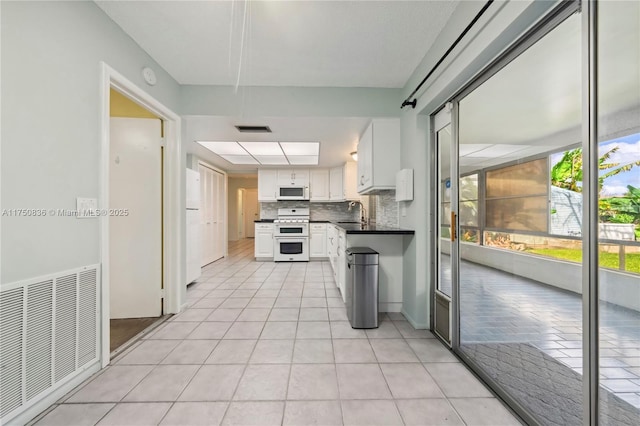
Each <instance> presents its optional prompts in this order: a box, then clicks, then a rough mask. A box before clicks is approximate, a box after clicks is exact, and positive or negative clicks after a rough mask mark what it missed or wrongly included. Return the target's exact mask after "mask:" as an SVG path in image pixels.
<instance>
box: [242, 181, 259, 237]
mask: <svg viewBox="0 0 640 426" xmlns="http://www.w3.org/2000/svg"><path fill="white" fill-rule="evenodd" d="M258 211H259V208H258V190H257V189H247V190H245V192H244V217H245V221H246V223H245V226H244V229H246V235H245V236H246V237H247V238H255V236H256V235H255V226H254V221H255V220H257V219H259V218H260V217H259V213H258Z"/></svg>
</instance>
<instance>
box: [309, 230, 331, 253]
mask: <svg viewBox="0 0 640 426" xmlns="http://www.w3.org/2000/svg"><path fill="white" fill-rule="evenodd" d="M309 237H310V238H309V257H311V258H326V257H327V224H326V223H311V224H310V225H309Z"/></svg>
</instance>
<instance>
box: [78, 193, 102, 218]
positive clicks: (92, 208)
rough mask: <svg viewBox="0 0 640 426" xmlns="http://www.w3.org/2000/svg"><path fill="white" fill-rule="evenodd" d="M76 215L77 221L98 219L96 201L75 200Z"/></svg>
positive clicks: (94, 199) (89, 199)
mask: <svg viewBox="0 0 640 426" xmlns="http://www.w3.org/2000/svg"><path fill="white" fill-rule="evenodd" d="M76 213H77V214H76V217H77V218H78V219H88V218H92V217H98V199H97V198H80V197H78V198H76Z"/></svg>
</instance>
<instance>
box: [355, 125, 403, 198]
mask: <svg viewBox="0 0 640 426" xmlns="http://www.w3.org/2000/svg"><path fill="white" fill-rule="evenodd" d="M398 170H400V120H399V119H397V118H377V119H374V120H372V121H371V124H369V126H368V127H367V128H366V130H365V131H364V132H363V133H362V136H361V137H360V142H359V143H358V178H357V188H358V193H360V194H367V193H370V192H372V191H377V190H387V189H395V187H396V173H397V171H398Z"/></svg>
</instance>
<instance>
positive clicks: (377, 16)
mask: <svg viewBox="0 0 640 426" xmlns="http://www.w3.org/2000/svg"><path fill="white" fill-rule="evenodd" d="M96 3H97V4H98V6H99V7H100V8H102V10H104V11H105V12H106V13H107V15H109V16H110V17H111V19H113V20H114V21H115V22H116V23H117V24H118V25H120V27H122V29H123V30H124V31H125V32H126V33H127V34H129V35H130V36H131V37H132V38H133V39H134V40H135V41H136V42H137V43H138V44H139V45H140V46H141V47H142V48H143V49H144V50H145V51H147V52H148V53H149V54H150V55H151V56H152V57H153V58H154V59H155V60H156V61H157V62H158V63H159V64H160V65H161V66H162V67H163V68H164V69H165V70H166V71H168V72H169V74H171V76H173V77H174V78H175V79H176V80H177V81H178V82H179V83H180V84H206V85H235V84H236V82H237V79H238V71H239V69H240V80H239V84H240V85H241V86H253V85H259V86H302V87H310V86H311V87H391V88H401V87H403V86H404V85H405V83H406V82H407V80H408V78H409V76H410V75H411V73H412V72H413V71H414V69H415V68H416V66H417V65H418V64H419V62H420V61H421V60H422V58H423V57H424V55H425V54H426V53H427V50H428V49H429V48H430V47H431V44H432V43H433V41H434V40H435V38H436V37H437V35H438V33H439V32H440V31H441V30H442V28H444V26H445V24H446V22H447V20H448V19H449V17H450V16H451V14H452V12H453V10H454V9H455V7H456V6H457V4H458V3H459V1H457V0H456V1H453V0H449V1H248V2H247V1H245V0H236V1H96ZM245 10H246V19H245ZM243 21H244V23H245V24H246V25H244V28H245V31H244V37H243V36H242V31H243ZM241 51H242V60H241V57H240V52H241Z"/></svg>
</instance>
